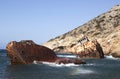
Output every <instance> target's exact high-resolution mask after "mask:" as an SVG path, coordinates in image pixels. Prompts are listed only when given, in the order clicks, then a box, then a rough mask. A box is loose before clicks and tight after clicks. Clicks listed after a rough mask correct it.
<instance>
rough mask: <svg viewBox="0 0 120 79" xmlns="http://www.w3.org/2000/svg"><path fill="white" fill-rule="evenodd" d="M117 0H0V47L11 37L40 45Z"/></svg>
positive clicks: (117, 0)
mask: <svg viewBox="0 0 120 79" xmlns="http://www.w3.org/2000/svg"><path fill="white" fill-rule="evenodd" d="M119 3H120V1H119V0H0V49H2V48H5V47H6V44H7V43H8V42H10V41H14V40H15V41H20V40H33V41H35V42H36V43H38V44H42V43H44V42H46V41H48V40H49V39H51V38H54V37H56V36H59V35H61V34H64V33H66V32H68V31H70V30H72V29H74V28H76V27H78V26H80V25H82V24H84V23H86V22H88V21H89V20H90V19H92V18H94V17H96V16H98V15H100V14H102V13H104V12H106V11H108V10H109V9H110V8H111V7H113V6H114V5H117V4H119Z"/></svg>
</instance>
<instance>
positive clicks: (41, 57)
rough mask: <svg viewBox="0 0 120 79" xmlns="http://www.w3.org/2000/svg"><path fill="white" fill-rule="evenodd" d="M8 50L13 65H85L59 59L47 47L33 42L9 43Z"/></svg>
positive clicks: (76, 61)
mask: <svg viewBox="0 0 120 79" xmlns="http://www.w3.org/2000/svg"><path fill="white" fill-rule="evenodd" d="M6 50H7V55H8V57H9V58H10V61H11V64H30V63H33V62H34V61H38V62H55V63H57V62H60V63H65V64H67V63H75V64H82V63H83V64H84V62H82V61H81V60H77V59H69V58H68V59H65V58H58V57H57V56H56V54H55V52H54V51H52V50H51V49H49V48H47V47H45V46H41V45H37V44H35V43H34V42H33V41H31V40H24V41H20V42H16V41H12V42H10V43H8V45H7V47H6ZM61 60H62V61H61ZM68 60H69V62H68Z"/></svg>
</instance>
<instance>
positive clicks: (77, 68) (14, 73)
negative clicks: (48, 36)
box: [0, 50, 120, 79]
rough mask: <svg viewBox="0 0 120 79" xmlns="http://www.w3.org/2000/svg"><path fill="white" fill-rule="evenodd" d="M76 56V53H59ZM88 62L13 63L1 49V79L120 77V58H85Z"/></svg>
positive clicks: (107, 78) (95, 78) (93, 78)
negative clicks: (78, 63) (79, 63)
mask: <svg viewBox="0 0 120 79" xmlns="http://www.w3.org/2000/svg"><path fill="white" fill-rule="evenodd" d="M58 56H59V57H69V58H75V57H76V56H75V55H58ZM83 61H85V62H86V63H87V64H81V65H75V64H73V63H70V64H60V65H58V64H55V63H48V62H44V63H43V64H40V63H36V62H33V64H29V65H11V64H10V61H9V58H8V57H7V56H6V51H5V50H0V79H120V59H119V58H114V57H112V56H105V58H104V59H84V60H83Z"/></svg>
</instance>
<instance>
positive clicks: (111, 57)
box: [105, 55, 120, 60]
mask: <svg viewBox="0 0 120 79" xmlns="http://www.w3.org/2000/svg"><path fill="white" fill-rule="evenodd" d="M105 58H106V59H113V60H118V59H120V58H115V57H113V56H112V55H105Z"/></svg>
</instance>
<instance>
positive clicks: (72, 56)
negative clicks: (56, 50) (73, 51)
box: [57, 55, 77, 58]
mask: <svg viewBox="0 0 120 79" xmlns="http://www.w3.org/2000/svg"><path fill="white" fill-rule="evenodd" d="M57 56H58V57H65V58H76V57H77V56H76V55H57Z"/></svg>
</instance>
